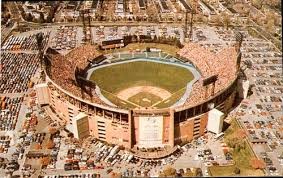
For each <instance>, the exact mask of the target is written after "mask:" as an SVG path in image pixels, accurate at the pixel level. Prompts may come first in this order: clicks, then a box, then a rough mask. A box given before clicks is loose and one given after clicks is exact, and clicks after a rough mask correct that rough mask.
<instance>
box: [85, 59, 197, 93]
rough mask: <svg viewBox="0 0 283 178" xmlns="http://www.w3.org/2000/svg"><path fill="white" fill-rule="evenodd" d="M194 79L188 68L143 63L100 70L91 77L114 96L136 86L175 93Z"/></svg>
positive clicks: (132, 63) (125, 64)
mask: <svg viewBox="0 0 283 178" xmlns="http://www.w3.org/2000/svg"><path fill="white" fill-rule="evenodd" d="M192 79H193V74H192V73H191V72H190V71H189V70H188V69H186V68H183V67H178V66H175V65H169V64H162V63H156V62H143V61H136V62H129V63H124V64H117V65H113V66H108V67H104V68H100V69H97V70H95V71H94V72H93V73H92V75H91V77H90V80H94V81H95V83H96V84H97V85H98V86H99V87H100V88H101V89H103V90H106V91H108V92H110V93H113V94H117V93H118V92H119V91H121V90H123V89H126V88H129V87H134V86H155V87H160V88H163V89H165V90H167V91H169V92H171V93H174V92H176V91H178V90H179V89H181V88H184V87H185V86H186V85H187V83H188V82H189V81H191V80H192Z"/></svg>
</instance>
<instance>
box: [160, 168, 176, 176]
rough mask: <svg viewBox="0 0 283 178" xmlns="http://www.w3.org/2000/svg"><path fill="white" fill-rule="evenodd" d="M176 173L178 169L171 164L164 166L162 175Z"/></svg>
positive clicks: (173, 174)
mask: <svg viewBox="0 0 283 178" xmlns="http://www.w3.org/2000/svg"><path fill="white" fill-rule="evenodd" d="M175 175H176V169H174V168H172V167H171V166H167V167H165V168H164V170H163V172H162V173H161V175H160V176H161V177H164V176H175Z"/></svg>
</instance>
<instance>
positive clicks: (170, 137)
mask: <svg viewBox="0 0 283 178" xmlns="http://www.w3.org/2000/svg"><path fill="white" fill-rule="evenodd" d="M174 138H175V137H174V110H173V109H170V127H169V145H170V146H171V147H174V142H175V141H174Z"/></svg>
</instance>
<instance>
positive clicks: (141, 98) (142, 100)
mask: <svg viewBox="0 0 283 178" xmlns="http://www.w3.org/2000/svg"><path fill="white" fill-rule="evenodd" d="M128 100H129V101H130V102H132V103H135V104H137V105H139V106H142V107H150V106H152V105H153V104H154V103H156V102H158V101H161V100H162V98H160V97H159V96H156V95H154V94H151V93H148V92H140V93H138V94H136V95H134V96H132V97H130V98H129V99H128Z"/></svg>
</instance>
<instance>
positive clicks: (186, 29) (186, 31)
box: [185, 9, 188, 38]
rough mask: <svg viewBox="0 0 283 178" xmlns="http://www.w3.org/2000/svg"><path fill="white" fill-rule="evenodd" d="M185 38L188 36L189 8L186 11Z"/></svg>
mask: <svg viewBox="0 0 283 178" xmlns="http://www.w3.org/2000/svg"><path fill="white" fill-rule="evenodd" d="M185 13H186V14H185V38H188V25H187V24H188V10H187V9H186V12H185Z"/></svg>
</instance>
